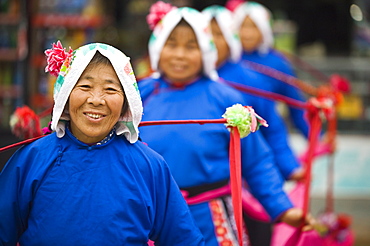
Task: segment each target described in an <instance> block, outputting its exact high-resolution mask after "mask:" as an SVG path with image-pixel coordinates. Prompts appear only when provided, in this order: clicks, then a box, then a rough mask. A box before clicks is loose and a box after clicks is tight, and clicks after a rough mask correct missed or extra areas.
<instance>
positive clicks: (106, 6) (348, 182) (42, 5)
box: [0, 0, 370, 246]
mask: <svg viewBox="0 0 370 246" xmlns="http://www.w3.org/2000/svg"><path fill="white" fill-rule="evenodd" d="M154 2H155V1H154V0H110V1H103V0H0V147H3V146H6V145H8V144H11V143H15V142H17V141H19V139H17V138H16V137H14V136H13V135H12V134H11V132H10V127H9V119H10V115H11V114H12V113H13V112H14V110H15V109H16V107H17V106H23V105H28V106H29V107H31V108H32V109H33V110H34V111H35V112H36V113H41V112H43V111H44V110H46V109H48V108H50V107H51V106H52V88H53V83H54V81H55V77H52V76H50V75H48V74H46V73H45V72H44V68H45V66H46V59H45V55H44V53H43V52H44V50H45V49H48V48H50V47H51V44H52V43H54V42H56V41H57V40H61V41H62V44H63V45H64V47H69V46H70V47H72V48H76V47H79V46H81V45H83V44H86V43H89V42H104V43H108V44H111V45H113V46H115V47H117V48H119V49H121V50H122V51H124V53H126V55H128V56H130V57H131V61H132V64H133V66H134V71H135V73H136V75H137V77H138V79H140V78H142V77H145V76H147V75H148V73H149V71H150V69H149V64H148V59H147V58H148V57H147V42H148V40H149V36H150V30H149V28H148V26H147V24H146V21H145V17H146V15H147V14H148V12H149V8H150V6H151V4H153V3H154ZM165 2H170V3H172V4H173V5H175V6H178V7H181V6H191V7H194V8H196V9H198V10H202V9H203V8H205V7H207V6H209V5H212V4H220V5H225V2H226V1H222V0H220V1H216V0H213V1H212V0H197V1H196V0H173V1H169V0H167V1H165ZM256 2H260V3H262V4H264V5H265V6H267V7H268V8H269V9H270V10H271V11H272V14H273V20H274V21H273V29H274V33H275V45H276V48H277V49H279V50H281V51H283V52H285V53H286V54H287V55H288V57H289V58H290V59H291V60H292V63H293V65H294V66H295V68H296V72H297V75H298V77H299V78H300V79H302V80H304V81H305V82H307V83H310V84H312V85H319V84H320V83H324V82H323V81H320V79H319V78H318V77H315V76H313V74H314V73H316V74H317V73H319V74H321V77H325V76H327V77H329V76H331V75H332V74H340V75H342V76H344V77H345V78H347V79H348V80H350V82H351V87H352V90H351V92H350V93H349V94H346V95H345V96H344V102H343V103H342V104H341V105H340V106H339V108H338V146H337V153H336V155H335V156H334V163H335V168H334V197H335V203H334V205H335V209H336V210H337V211H338V212H344V213H347V214H349V215H350V216H351V217H352V219H353V224H352V225H353V229H354V231H355V233H356V245H357V246H364V245H370V233H369V231H370V177H368V175H370V172H369V171H368V170H369V168H370V60H369V57H370V22H369V21H370V20H369V18H370V17H369V14H370V0H299V1H296V0H264V1H262V0H261V1H256ZM298 61H299V62H298ZM299 64H300V65H299ZM302 64H305V66H306V68H307V66H308V67H310V69H311V72H307V69H306V70H305V69H302ZM312 71H313V72H314V73H312ZM322 75H324V76H322ZM281 112H282V113H283V114H284V108H283V106H282V108H281ZM49 120H50V117H46V118H44V119H43V121H42V124H43V126H46V125H47V123H48V122H49ZM290 132H291V144H292V146H293V148H294V150H295V151H296V152H297V153H299V152H301V151H303V150H304V148H305V147H306V142H305V140H304V139H303V137H301V136H300V135H299V134H298V133H296V132H295V130H294V129H292V128H290ZM14 151H15V149H12V150H8V151H6V152H3V153H1V154H0V169H1V168H2V166H3V165H4V164H5V162H6V160H7V159H8V158H9V157H10V155H11V154H13V153H14ZM327 163H328V158H327V157H322V158H319V159H318V160H317V161H316V162H315V166H314V170H313V171H314V180H313V183H312V212H313V214H314V215H315V214H316V213H319V212H320V210H321V209H323V208H324V206H325V197H326V190H327V187H328V185H327Z"/></svg>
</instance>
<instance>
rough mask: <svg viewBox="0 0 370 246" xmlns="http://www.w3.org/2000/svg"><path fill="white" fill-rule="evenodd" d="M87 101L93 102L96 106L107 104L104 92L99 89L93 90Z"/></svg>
mask: <svg viewBox="0 0 370 246" xmlns="http://www.w3.org/2000/svg"><path fill="white" fill-rule="evenodd" d="M87 103H89V104H92V105H94V106H99V105H104V104H105V98H104V94H103V93H102V92H101V91H99V90H93V91H91V93H90V95H89V97H88V98H87Z"/></svg>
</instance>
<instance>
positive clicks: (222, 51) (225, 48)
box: [211, 19, 230, 66]
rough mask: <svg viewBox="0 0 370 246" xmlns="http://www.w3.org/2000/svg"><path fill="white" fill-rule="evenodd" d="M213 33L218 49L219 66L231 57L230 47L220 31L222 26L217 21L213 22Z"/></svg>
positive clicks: (213, 20)
mask: <svg viewBox="0 0 370 246" xmlns="http://www.w3.org/2000/svg"><path fill="white" fill-rule="evenodd" d="M211 31H212V36H213V40H214V42H215V45H216V48H217V64H216V65H217V66H219V65H220V64H222V63H223V62H224V61H225V60H226V59H227V58H229V56H230V49H229V45H228V44H227V42H226V39H225V37H224V35H223V34H222V31H221V29H220V26H219V25H218V24H217V21H216V20H215V19H212V21H211Z"/></svg>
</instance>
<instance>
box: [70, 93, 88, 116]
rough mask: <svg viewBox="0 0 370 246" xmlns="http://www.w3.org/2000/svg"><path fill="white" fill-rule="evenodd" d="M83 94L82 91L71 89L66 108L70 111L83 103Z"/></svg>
mask: <svg viewBox="0 0 370 246" xmlns="http://www.w3.org/2000/svg"><path fill="white" fill-rule="evenodd" d="M84 98H85V97H84V95H83V93H78V92H76V91H72V92H71V95H70V96H69V99H68V104H67V105H68V109H69V110H70V111H73V109H76V108H78V107H79V106H81V105H82V104H83V102H84V101H85V99H84Z"/></svg>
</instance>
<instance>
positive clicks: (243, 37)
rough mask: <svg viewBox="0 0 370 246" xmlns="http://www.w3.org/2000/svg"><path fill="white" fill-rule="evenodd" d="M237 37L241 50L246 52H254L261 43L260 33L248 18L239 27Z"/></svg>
mask: <svg viewBox="0 0 370 246" xmlns="http://www.w3.org/2000/svg"><path fill="white" fill-rule="evenodd" d="M239 35H240V41H241V43H242V46H243V50H244V51H247V52H252V51H254V50H256V49H257V48H258V46H259V45H260V44H261V43H262V41H263V37H262V33H261V31H260V30H259V29H258V27H257V26H256V24H255V23H254V22H253V21H252V19H251V18H250V17H248V16H247V17H246V18H245V19H244V21H243V23H242V24H241V26H240V29H239Z"/></svg>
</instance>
